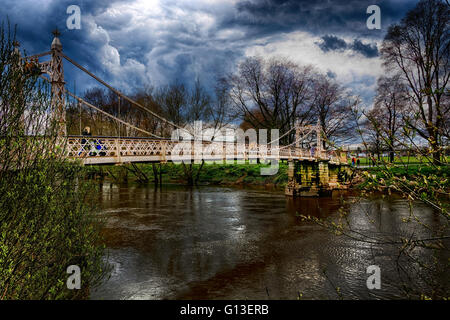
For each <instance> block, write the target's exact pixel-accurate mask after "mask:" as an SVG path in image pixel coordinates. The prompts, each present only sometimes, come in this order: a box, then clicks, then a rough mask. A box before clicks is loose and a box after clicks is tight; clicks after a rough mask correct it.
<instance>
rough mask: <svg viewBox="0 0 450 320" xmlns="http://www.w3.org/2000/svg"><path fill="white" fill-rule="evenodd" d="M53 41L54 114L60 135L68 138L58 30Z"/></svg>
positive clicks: (51, 62)
mask: <svg viewBox="0 0 450 320" xmlns="http://www.w3.org/2000/svg"><path fill="white" fill-rule="evenodd" d="M53 35H54V38H53V41H52V46H51V54H52V58H51V61H50V83H51V86H52V89H51V90H52V100H51V106H52V112H53V116H54V117H55V119H56V121H57V123H58V135H59V136H63V137H64V136H66V135H67V128H66V110H65V99H64V92H65V89H64V85H65V82H64V68H63V61H62V60H63V59H62V56H61V54H62V44H61V41H60V40H59V36H60V35H61V34H60V32H59V31H58V29H55V30H54V31H53Z"/></svg>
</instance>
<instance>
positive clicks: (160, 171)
mask: <svg viewBox="0 0 450 320" xmlns="http://www.w3.org/2000/svg"><path fill="white" fill-rule="evenodd" d="M200 167H201V165H200V164H193V165H192V172H193V175H194V176H195V178H196V179H197V184H198V185H242V186H245V185H256V186H274V187H277V188H278V187H279V188H284V187H285V185H286V183H287V181H288V175H287V169H288V165H287V163H280V164H279V168H278V172H277V173H276V174H274V175H271V176H267V175H261V169H262V168H264V167H268V166H267V165H264V164H256V163H255V164H250V163H248V162H247V163H245V164H216V163H205V164H204V165H203V166H202V168H201V170H200V171H198V170H199V169H200ZM88 170H89V172H90V173H91V175H92V176H99V177H102V178H103V177H107V178H108V179H112V180H114V181H141V182H147V183H155V178H156V179H158V180H161V181H158V182H162V184H174V183H175V184H187V176H186V172H185V168H183V165H181V164H173V163H164V164H154V165H152V164H136V165H134V166H130V165H124V166H108V167H106V166H104V167H102V166H93V167H90V168H89V169H88ZM197 174H198V178H197Z"/></svg>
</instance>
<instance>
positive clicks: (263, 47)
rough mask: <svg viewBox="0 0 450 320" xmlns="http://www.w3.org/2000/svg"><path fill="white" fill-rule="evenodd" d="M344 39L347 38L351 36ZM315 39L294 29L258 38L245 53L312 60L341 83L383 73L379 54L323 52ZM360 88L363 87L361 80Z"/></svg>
mask: <svg viewBox="0 0 450 320" xmlns="http://www.w3.org/2000/svg"><path fill="white" fill-rule="evenodd" d="M344 39H345V38H344ZM345 40H348V41H349V42H350V41H351V40H352V39H345ZM318 41H320V38H318V37H315V36H312V35H311V34H309V33H307V32H300V31H296V32H292V33H289V34H286V35H283V36H280V37H278V38H276V37H271V38H270V39H261V40H260V41H259V43H255V44H254V45H252V46H250V47H248V48H247V50H246V51H245V54H246V56H252V55H260V56H263V57H272V56H282V57H286V58H289V59H290V60H292V61H294V62H297V63H299V64H312V65H314V66H316V67H317V68H318V69H319V70H321V71H322V72H324V73H326V72H327V71H332V72H334V73H335V74H336V76H337V80H338V81H341V82H343V83H344V84H350V83H354V82H355V81H356V80H358V79H362V78H365V77H367V76H372V77H375V78H377V77H378V76H379V75H381V74H382V73H383V70H382V66H381V60H380V59H379V58H366V57H364V56H362V55H360V54H356V53H354V52H353V51H350V50H346V51H344V52H337V51H328V52H323V51H322V50H321V49H320V48H319V47H318V46H317V45H316V43H317V42H318ZM361 88H367V87H366V86H364V83H361V86H360V89H361ZM367 89H368V88H367ZM371 89H372V88H371Z"/></svg>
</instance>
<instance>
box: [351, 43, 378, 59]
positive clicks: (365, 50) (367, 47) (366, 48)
mask: <svg viewBox="0 0 450 320" xmlns="http://www.w3.org/2000/svg"><path fill="white" fill-rule="evenodd" d="M350 47H351V49H352V50H353V51H356V52H359V53H361V54H362V55H364V56H366V57H367V58H374V57H377V56H378V48H377V45H376V44H370V43H367V44H366V43H363V42H362V41H361V40H359V39H355V40H354V41H353V44H352V45H351V46H350Z"/></svg>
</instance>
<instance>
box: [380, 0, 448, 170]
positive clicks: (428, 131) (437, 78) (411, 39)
mask: <svg viewBox="0 0 450 320" xmlns="http://www.w3.org/2000/svg"><path fill="white" fill-rule="evenodd" d="M449 28H450V7H449V6H448V4H446V3H444V2H443V1H441V0H421V1H420V2H419V3H418V4H417V5H416V7H415V8H413V9H412V10H411V11H409V12H408V13H407V15H406V17H405V18H403V19H402V20H401V22H400V23H399V24H395V25H392V26H390V27H389V29H388V32H387V34H386V36H385V39H384V40H383V44H382V49H381V55H382V58H383V59H384V64H385V66H386V67H388V68H390V69H397V70H399V71H400V73H401V75H402V78H403V79H402V80H404V81H405V82H406V83H407V85H408V88H409V96H410V98H411V99H412V104H413V110H412V112H411V114H410V115H408V116H406V117H404V120H405V121H406V124H407V125H408V126H409V127H410V128H411V129H413V130H414V131H415V132H417V134H418V135H419V136H421V137H422V138H423V139H426V140H427V141H428V144H429V147H430V151H431V153H432V156H433V162H434V163H435V164H438V163H440V161H441V159H440V158H441V153H442V142H443V141H442V136H443V134H444V132H445V130H446V128H445V124H446V123H448V117H449V111H450V106H449V104H448V103H444V100H445V99H446V97H445V96H446V95H448V89H447V85H448V81H449V78H450V68H449V55H450V48H449V45H450V29H449ZM447 99H448V98H447Z"/></svg>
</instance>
